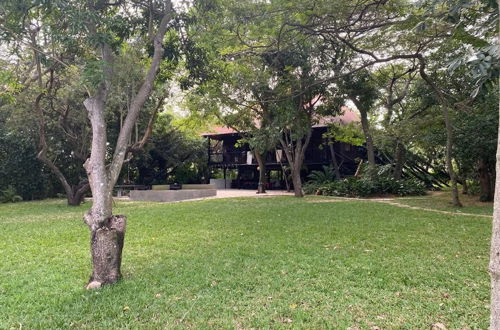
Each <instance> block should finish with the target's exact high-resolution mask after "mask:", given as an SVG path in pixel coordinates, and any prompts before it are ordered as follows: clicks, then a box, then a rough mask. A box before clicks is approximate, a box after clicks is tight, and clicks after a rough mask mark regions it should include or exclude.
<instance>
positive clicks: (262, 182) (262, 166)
mask: <svg viewBox="0 0 500 330" xmlns="http://www.w3.org/2000/svg"><path fill="white" fill-rule="evenodd" d="M254 154H255V159H257V164H259V184H258V186H257V193H258V194H265V193H266V184H267V177H266V162H265V160H264V157H263V156H262V154H260V153H259V152H257V151H255V152H254Z"/></svg>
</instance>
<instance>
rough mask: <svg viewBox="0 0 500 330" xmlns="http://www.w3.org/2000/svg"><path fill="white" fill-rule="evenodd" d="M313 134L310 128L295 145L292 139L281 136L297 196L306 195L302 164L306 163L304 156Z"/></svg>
mask: <svg viewBox="0 0 500 330" xmlns="http://www.w3.org/2000/svg"><path fill="white" fill-rule="evenodd" d="M311 136H312V129H311V128H309V131H308V132H307V134H306V136H305V138H304V141H302V139H299V140H297V141H295V146H294V145H293V143H292V142H291V139H289V140H290V141H288V142H287V141H285V139H284V138H283V137H281V138H280V143H281V146H282V147H283V151H284V152H285V156H286V158H287V160H288V164H289V165H290V171H291V174H292V182H293V192H294V195H295V197H304V190H303V189H302V178H301V176H300V170H301V169H302V164H303V163H304V156H305V153H306V149H307V146H308V145H309V141H310V140H311Z"/></svg>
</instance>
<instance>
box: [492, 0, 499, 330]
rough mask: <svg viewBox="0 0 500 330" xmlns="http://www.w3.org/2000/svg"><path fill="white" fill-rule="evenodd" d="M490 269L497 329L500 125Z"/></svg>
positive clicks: (493, 323)
mask: <svg viewBox="0 0 500 330" xmlns="http://www.w3.org/2000/svg"><path fill="white" fill-rule="evenodd" d="M499 2H500V1H499ZM499 103H500V102H499ZM499 105H500V104H499ZM489 271H490V276H491V304H490V308H491V315H490V329H492V330H497V329H500V127H499V130H498V140H497V163H496V182H495V199H494V208H493V228H492V235H491V250H490V265H489Z"/></svg>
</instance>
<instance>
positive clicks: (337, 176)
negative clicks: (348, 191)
mask: <svg viewBox="0 0 500 330" xmlns="http://www.w3.org/2000/svg"><path fill="white" fill-rule="evenodd" d="M328 147H329V148H330V155H331V156H332V166H333V171H334V173H335V179H337V180H340V179H341V176H340V169H339V163H338V162H337V157H336V156H335V150H334V149H333V141H332V139H328Z"/></svg>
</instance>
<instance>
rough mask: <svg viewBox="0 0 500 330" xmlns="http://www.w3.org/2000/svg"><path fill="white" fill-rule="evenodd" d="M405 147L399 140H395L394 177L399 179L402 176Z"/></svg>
mask: <svg viewBox="0 0 500 330" xmlns="http://www.w3.org/2000/svg"><path fill="white" fill-rule="evenodd" d="M405 156H406V149H405V146H404V145H403V144H402V143H401V142H399V141H398V142H397V145H396V155H395V165H394V175H393V177H394V179H395V180H401V178H402V176H403V166H404V162H405Z"/></svg>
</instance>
